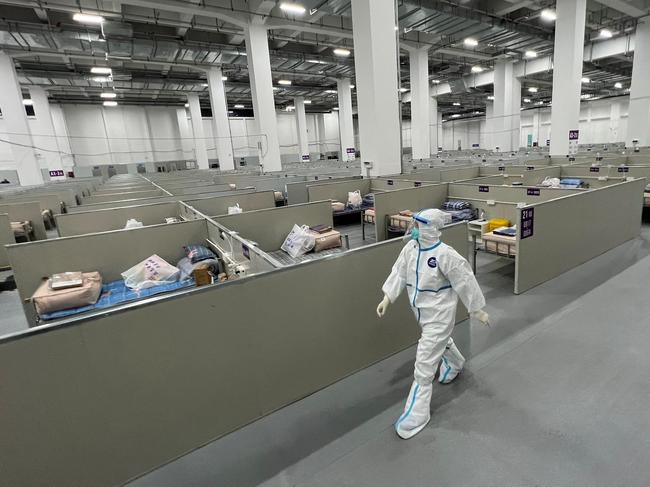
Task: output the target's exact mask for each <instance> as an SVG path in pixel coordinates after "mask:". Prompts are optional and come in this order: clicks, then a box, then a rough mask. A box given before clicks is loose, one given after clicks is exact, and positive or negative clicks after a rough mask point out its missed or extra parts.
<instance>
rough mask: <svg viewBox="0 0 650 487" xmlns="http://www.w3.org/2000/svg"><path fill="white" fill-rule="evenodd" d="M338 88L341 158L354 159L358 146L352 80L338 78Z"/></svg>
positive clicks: (344, 159) (342, 159) (345, 159)
mask: <svg viewBox="0 0 650 487" xmlns="http://www.w3.org/2000/svg"><path fill="white" fill-rule="evenodd" d="M336 88H337V91H338V98H339V139H340V141H341V150H340V154H339V159H340V160H341V161H353V160H354V159H355V158H356V147H355V145H354V123H353V122H352V90H351V89H350V80H349V79H347V78H343V79H338V80H337V81H336Z"/></svg>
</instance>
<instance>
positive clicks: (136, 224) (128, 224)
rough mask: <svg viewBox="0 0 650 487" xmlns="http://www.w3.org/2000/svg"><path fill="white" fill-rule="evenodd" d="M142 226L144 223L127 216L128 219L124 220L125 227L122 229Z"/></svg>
mask: <svg viewBox="0 0 650 487" xmlns="http://www.w3.org/2000/svg"><path fill="white" fill-rule="evenodd" d="M143 226H144V225H143V224H142V222H139V221H138V220H136V219H135V218H129V219H128V220H127V221H126V225H125V227H124V230H128V229H129V228H141V227H143Z"/></svg>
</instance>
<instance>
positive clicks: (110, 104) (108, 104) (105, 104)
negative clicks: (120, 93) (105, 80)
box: [104, 100, 117, 107]
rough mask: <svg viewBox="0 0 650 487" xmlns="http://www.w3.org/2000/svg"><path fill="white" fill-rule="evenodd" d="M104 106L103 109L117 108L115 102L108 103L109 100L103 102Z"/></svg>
mask: <svg viewBox="0 0 650 487" xmlns="http://www.w3.org/2000/svg"><path fill="white" fill-rule="evenodd" d="M104 106H105V107H116V106H117V102H116V101H110V100H107V101H105V102H104Z"/></svg>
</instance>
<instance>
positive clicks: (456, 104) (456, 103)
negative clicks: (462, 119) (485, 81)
mask: <svg viewBox="0 0 650 487" xmlns="http://www.w3.org/2000/svg"><path fill="white" fill-rule="evenodd" d="M452 105H454V106H455V107H459V106H460V103H458V102H457V101H455V102H454V103H452Z"/></svg>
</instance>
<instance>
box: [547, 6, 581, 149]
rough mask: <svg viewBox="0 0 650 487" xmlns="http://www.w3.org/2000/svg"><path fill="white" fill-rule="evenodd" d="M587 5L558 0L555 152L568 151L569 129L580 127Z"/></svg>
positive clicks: (553, 113) (553, 111) (553, 120)
mask: <svg viewBox="0 0 650 487" xmlns="http://www.w3.org/2000/svg"><path fill="white" fill-rule="evenodd" d="M586 5H587V0H558V1H557V4H556V12H557V20H556V21H555V49H554V59H553V61H554V62H553V105H552V107H551V130H552V133H551V149H550V155H552V156H565V155H567V154H568V153H569V131H570V130H578V126H579V121H580V91H581V87H582V81H581V79H582V56H583V51H584V37H585V14H586Z"/></svg>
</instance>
